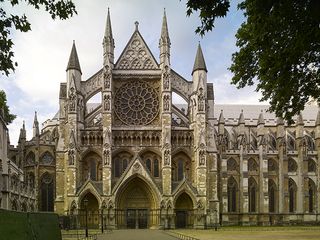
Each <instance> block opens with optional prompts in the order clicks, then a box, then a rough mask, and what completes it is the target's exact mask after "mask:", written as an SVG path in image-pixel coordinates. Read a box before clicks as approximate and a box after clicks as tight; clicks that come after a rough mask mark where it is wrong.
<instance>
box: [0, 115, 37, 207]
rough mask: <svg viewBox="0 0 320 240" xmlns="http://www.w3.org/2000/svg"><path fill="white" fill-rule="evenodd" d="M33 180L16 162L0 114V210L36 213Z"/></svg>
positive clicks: (13, 150)
mask: <svg viewBox="0 0 320 240" xmlns="http://www.w3.org/2000/svg"><path fill="white" fill-rule="evenodd" d="M35 192H36V191H35V186H34V179H33V180H30V179H28V178H26V176H25V174H24V171H23V168H21V165H20V163H19V162H18V158H17V154H16V150H15V149H14V148H13V146H11V145H10V142H9V132H8V129H7V126H6V123H5V121H4V119H3V111H2V110H1V114H0V208H2V209H8V210H15V211H25V212H26V211H36V210H37V205H36V195H35V194H36V193H35Z"/></svg>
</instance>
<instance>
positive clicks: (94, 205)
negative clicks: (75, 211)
mask: <svg viewBox="0 0 320 240" xmlns="http://www.w3.org/2000/svg"><path fill="white" fill-rule="evenodd" d="M86 218H87V223H88V227H89V228H99V219H100V218H99V204H98V200H97V199H96V197H95V196H94V195H93V194H92V193H90V192H89V193H87V194H86V195H85V196H84V197H83V198H82V200H81V210H80V223H81V225H82V226H85V223H86Z"/></svg>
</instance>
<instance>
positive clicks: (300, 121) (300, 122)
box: [297, 113, 303, 125]
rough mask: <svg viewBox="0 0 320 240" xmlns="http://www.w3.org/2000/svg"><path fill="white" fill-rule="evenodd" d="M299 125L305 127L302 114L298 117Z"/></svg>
mask: <svg viewBox="0 0 320 240" xmlns="http://www.w3.org/2000/svg"><path fill="white" fill-rule="evenodd" d="M297 125H303V117H302V114H301V113H299V115H298V118H297Z"/></svg>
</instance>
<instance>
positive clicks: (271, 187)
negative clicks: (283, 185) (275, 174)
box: [268, 179, 276, 213]
mask: <svg viewBox="0 0 320 240" xmlns="http://www.w3.org/2000/svg"><path fill="white" fill-rule="evenodd" d="M268 196H269V212H271V213H274V212H275V211H276V185H275V183H274V181H273V180H271V179H269V181H268Z"/></svg>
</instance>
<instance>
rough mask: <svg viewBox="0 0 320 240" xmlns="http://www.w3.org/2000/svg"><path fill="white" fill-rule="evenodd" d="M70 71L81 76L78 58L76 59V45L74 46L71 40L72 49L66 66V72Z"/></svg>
mask: <svg viewBox="0 0 320 240" xmlns="http://www.w3.org/2000/svg"><path fill="white" fill-rule="evenodd" d="M70 69H75V70H78V71H80V73H81V74H82V72H81V67H80V63H79V58H78V54H77V49H76V44H75V41H74V40H73V44H72V49H71V53H70V57H69V62H68V66H67V69H66V71H68V70H70Z"/></svg>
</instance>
